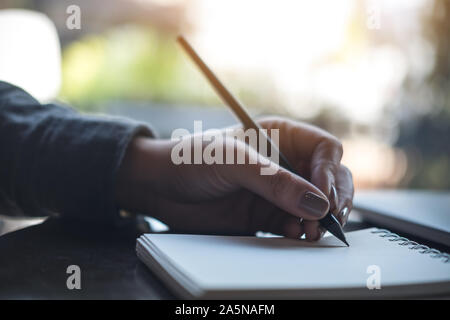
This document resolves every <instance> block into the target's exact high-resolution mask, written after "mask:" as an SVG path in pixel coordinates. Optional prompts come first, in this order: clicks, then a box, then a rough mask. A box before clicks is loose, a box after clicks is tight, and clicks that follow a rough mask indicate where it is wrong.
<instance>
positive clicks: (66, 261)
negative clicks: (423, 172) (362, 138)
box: [0, 219, 442, 299]
mask: <svg viewBox="0 0 450 320" xmlns="http://www.w3.org/2000/svg"><path fill="white" fill-rule="evenodd" d="M367 227H371V225H368V224H367V223H363V222H352V223H349V224H348V226H346V229H347V231H350V230H357V229H362V228H367ZM138 235H139V232H137V231H136V228H123V229H110V228H106V227H101V226H98V225H97V226H93V225H89V224H83V223H79V222H71V223H63V222H62V221H59V220H57V219H48V220H46V221H45V222H43V223H41V224H37V225H34V226H31V227H27V228H24V229H21V230H17V231H14V232H11V233H8V234H5V235H3V236H0V255H1V259H0V284H1V286H0V299H172V298H174V296H173V295H172V294H171V293H170V291H169V290H168V289H167V288H166V287H165V286H164V284H163V283H162V282H160V281H159V280H158V278H157V277H155V276H154V275H153V274H152V273H151V272H150V271H149V270H148V269H147V268H146V266H145V265H144V264H143V263H142V262H140V261H139V260H138V259H137V257H136V254H135V242H136V237H137V236H138ZM441 249H442V248H441ZM69 265H78V266H79V267H80V269H81V290H69V289H67V286H66V281H67V278H68V277H69V276H70V274H67V273H66V270H67V267H68V266H69Z"/></svg>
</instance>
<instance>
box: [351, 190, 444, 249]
mask: <svg viewBox="0 0 450 320" xmlns="http://www.w3.org/2000/svg"><path fill="white" fill-rule="evenodd" d="M353 203H354V207H355V208H356V209H358V212H360V213H361V214H362V217H363V219H365V220H368V221H370V222H372V223H374V224H376V225H377V226H382V227H385V228H389V229H394V230H396V231H402V232H405V233H408V234H411V235H414V236H417V237H420V238H422V239H427V240H430V241H434V242H437V243H440V244H444V245H446V246H450V209H449V208H450V192H443V191H424V190H375V191H359V192H357V193H356V195H355V199H354V201H353Z"/></svg>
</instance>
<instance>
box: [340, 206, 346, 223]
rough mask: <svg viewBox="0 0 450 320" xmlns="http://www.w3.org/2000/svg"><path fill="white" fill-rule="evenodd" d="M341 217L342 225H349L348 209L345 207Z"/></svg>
mask: <svg viewBox="0 0 450 320" xmlns="http://www.w3.org/2000/svg"><path fill="white" fill-rule="evenodd" d="M339 215H340V216H341V220H342V225H345V224H346V223H347V219H348V208H347V207H344V209H342V210H341V212H340V213H339Z"/></svg>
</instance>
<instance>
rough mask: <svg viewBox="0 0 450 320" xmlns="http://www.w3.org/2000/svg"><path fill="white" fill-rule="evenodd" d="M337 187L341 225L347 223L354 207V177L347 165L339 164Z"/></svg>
mask: <svg viewBox="0 0 450 320" xmlns="http://www.w3.org/2000/svg"><path fill="white" fill-rule="evenodd" d="M335 180H336V189H337V194H338V203H337V209H336V212H337V218H338V220H339V222H340V223H341V225H345V223H346V222H347V220H348V216H349V214H350V211H351V209H352V207H353V195H354V187H353V178H352V174H351V172H350V170H348V168H347V167H345V166H343V165H341V166H339V169H338V172H337V174H336V177H335Z"/></svg>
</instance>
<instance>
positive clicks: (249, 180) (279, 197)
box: [116, 118, 353, 240]
mask: <svg viewBox="0 0 450 320" xmlns="http://www.w3.org/2000/svg"><path fill="white" fill-rule="evenodd" d="M259 123H260V125H261V126H262V127H263V128H265V129H268V131H269V133H270V129H279V137H280V138H279V140H280V146H279V147H280V150H281V151H282V152H283V153H284V154H285V156H286V157H287V158H288V159H289V161H290V162H291V164H293V166H294V167H295V170H296V172H297V174H293V173H291V172H289V171H287V170H285V169H283V168H281V167H279V166H278V165H276V164H275V163H271V164H270V165H271V166H274V167H275V168H276V170H275V171H276V173H275V174H274V175H261V168H263V167H267V164H266V163H264V162H263V161H261V158H260V157H258V155H257V152H256V151H255V150H254V149H252V148H250V147H249V146H248V145H246V144H245V143H244V142H242V141H235V140H234V139H231V138H230V137H228V136H226V135H225V134H224V139H223V154H224V155H225V152H226V149H227V148H232V149H233V150H234V152H236V153H237V152H243V154H245V164H211V165H208V164H205V163H203V164H179V165H175V164H174V163H173V161H172V159H171V152H172V148H173V147H174V146H175V145H177V144H180V142H179V141H171V140H156V139H148V138H143V137H137V138H135V139H134V140H133V141H132V143H131V144H130V146H129V149H128V151H127V154H126V156H125V158H124V160H123V163H122V165H121V168H120V170H119V172H118V176H117V184H116V194H117V200H118V204H119V205H120V206H121V207H122V208H125V209H129V210H136V211H140V212H145V213H148V214H149V215H151V216H153V217H155V218H157V219H159V220H161V221H163V222H164V223H166V224H167V225H169V226H170V228H171V229H172V230H173V231H177V232H188V233H213V234H240V235H253V234H254V233H255V232H256V231H264V232H271V233H275V234H281V235H284V236H287V237H290V238H299V237H301V236H302V235H303V234H305V235H306V239H308V240H317V239H319V238H320V236H321V230H320V228H319V223H318V221H317V220H318V219H320V218H322V217H323V216H325V214H326V213H327V212H328V210H332V212H333V214H335V215H336V216H337V217H338V219H339V221H340V222H341V224H344V223H345V221H346V219H347V218H348V213H349V212H350V210H351V208H352V198H353V182H352V177H351V174H350V172H349V170H348V169H347V168H345V167H344V166H342V165H341V164H340V160H341V157H342V146H341V144H340V142H339V141H338V140H337V139H336V138H335V137H333V136H332V135H330V134H329V133H327V132H325V131H323V130H321V129H319V128H316V127H314V126H310V125H307V124H304V123H299V122H294V121H290V120H285V119H280V118H267V119H264V120H261V121H259ZM193 140H194V137H193V136H189V137H187V138H185V139H183V142H182V143H186V144H189V145H190V146H191V147H192V146H193V145H194V143H193ZM207 145H208V143H203V144H202V146H201V148H202V150H204V149H205V148H206V147H207ZM188 148H189V147H188ZM192 150H193V147H192ZM192 153H193V152H192ZM250 160H253V162H254V163H255V164H249V163H252V161H250ZM333 188H335V189H336V192H335V193H334V192H333ZM344 211H346V212H347V214H346V215H345V216H343V215H342V212H344Z"/></svg>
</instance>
